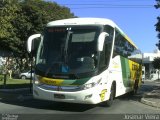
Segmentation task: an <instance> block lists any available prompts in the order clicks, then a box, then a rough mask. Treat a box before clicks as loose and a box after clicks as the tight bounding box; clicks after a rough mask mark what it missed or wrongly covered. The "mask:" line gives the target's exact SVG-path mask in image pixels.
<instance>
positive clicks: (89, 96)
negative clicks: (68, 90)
mask: <svg viewBox="0 0 160 120" xmlns="http://www.w3.org/2000/svg"><path fill="white" fill-rule="evenodd" d="M91 97H92V94H90V95H87V96H85V98H84V99H85V100H86V99H89V98H91Z"/></svg>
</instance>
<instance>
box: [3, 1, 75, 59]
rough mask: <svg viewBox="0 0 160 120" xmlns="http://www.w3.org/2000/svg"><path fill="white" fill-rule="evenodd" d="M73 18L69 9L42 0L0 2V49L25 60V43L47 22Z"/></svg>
mask: <svg viewBox="0 0 160 120" xmlns="http://www.w3.org/2000/svg"><path fill="white" fill-rule="evenodd" d="M71 17H74V15H73V13H71V12H70V9H69V8H66V7H63V6H60V5H58V4H57V3H52V2H46V1H43V0H4V1H0V49H1V50H2V49H3V50H7V51H12V52H13V53H14V54H15V53H16V54H18V56H20V57H22V58H25V57H26V56H27V55H26V53H27V52H26V48H25V47H26V41H27V39H28V37H29V36H30V35H32V34H35V33H41V32H42V30H43V28H44V26H45V25H46V23H48V22H49V21H53V20H57V19H64V18H71Z"/></svg>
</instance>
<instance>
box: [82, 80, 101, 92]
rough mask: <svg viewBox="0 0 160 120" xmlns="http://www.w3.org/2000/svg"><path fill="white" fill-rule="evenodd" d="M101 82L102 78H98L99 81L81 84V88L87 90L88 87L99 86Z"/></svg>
mask: <svg viewBox="0 0 160 120" xmlns="http://www.w3.org/2000/svg"><path fill="white" fill-rule="evenodd" d="M100 82H101V79H99V80H97V82H92V83H88V84H84V85H82V86H81V89H82V90H86V89H89V88H92V87H95V86H97V85H98V84H99V83H100Z"/></svg>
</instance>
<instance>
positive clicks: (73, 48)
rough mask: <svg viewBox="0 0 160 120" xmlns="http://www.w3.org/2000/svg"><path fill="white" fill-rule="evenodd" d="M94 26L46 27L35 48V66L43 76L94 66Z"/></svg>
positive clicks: (80, 71) (95, 66) (95, 64)
mask: <svg viewBox="0 0 160 120" xmlns="http://www.w3.org/2000/svg"><path fill="white" fill-rule="evenodd" d="M99 33H100V28H99V27H96V26H76V27H75V26H74V27H48V28H46V29H45V31H44V34H43V35H42V38H41V43H40V46H39V49H38V54H37V61H36V69H37V70H38V71H41V73H44V75H46V76H49V75H51V76H53V75H55V74H76V75H78V74H82V73H89V72H93V71H95V69H96V68H97V39H98V35H99Z"/></svg>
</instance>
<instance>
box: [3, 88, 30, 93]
mask: <svg viewBox="0 0 160 120" xmlns="http://www.w3.org/2000/svg"><path fill="white" fill-rule="evenodd" d="M24 90H30V88H19V89H0V92H20V91H24Z"/></svg>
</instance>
